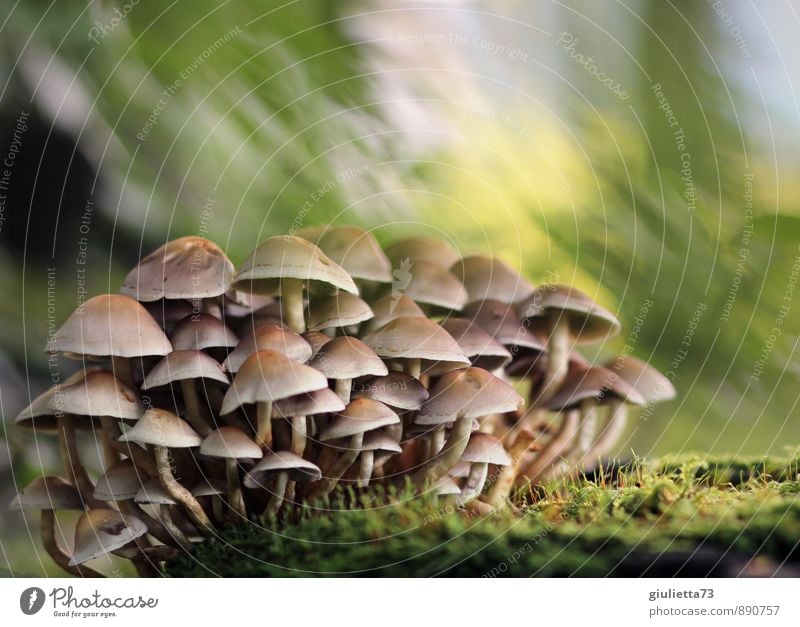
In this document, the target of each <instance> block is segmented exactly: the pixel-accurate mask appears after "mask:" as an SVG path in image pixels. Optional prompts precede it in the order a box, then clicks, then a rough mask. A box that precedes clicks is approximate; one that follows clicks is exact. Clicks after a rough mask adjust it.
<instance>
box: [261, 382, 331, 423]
mask: <svg viewBox="0 0 800 627" xmlns="http://www.w3.org/2000/svg"><path fill="white" fill-rule="evenodd" d="M343 409H344V403H343V402H342V399H341V398H339V395H338V394H336V393H335V392H334V391H333V390H331V389H330V388H322V389H321V390H315V391H314V392H308V393H306V394H298V395H297V396H290V397H289V398H284V399H282V400H280V401H275V404H274V405H273V406H272V411H273V415H274V416H278V417H282V418H291V417H292V416H315V415H317V414H328V413H331V412H337V411H342V410H343Z"/></svg>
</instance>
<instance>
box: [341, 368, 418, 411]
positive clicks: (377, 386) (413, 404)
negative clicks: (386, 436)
mask: <svg viewBox="0 0 800 627" xmlns="http://www.w3.org/2000/svg"><path fill="white" fill-rule="evenodd" d="M353 394H354V395H356V396H364V397H366V398H371V399H372V400H374V401H380V402H381V403H384V404H385V405H388V406H389V407H397V408H398V409H408V410H417V409H419V408H420V407H422V404H423V403H424V402H425V401H427V400H428V396H429V395H428V390H426V389H425V386H424V385H422V384H421V383H420V382H419V381H417V380H416V379H415V378H414V377H412V376H411V375H410V374H406V373H405V372H390V373H389V374H387V375H386V376H383V377H375V378H373V379H369V380H368V381H365V382H364V383H361V384H356V385H354V386H353Z"/></svg>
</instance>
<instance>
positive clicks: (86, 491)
mask: <svg viewBox="0 0 800 627" xmlns="http://www.w3.org/2000/svg"><path fill="white" fill-rule="evenodd" d="M56 424H57V425H58V448H59V452H60V453H61V463H62V464H64V468H65V469H66V471H67V474H68V475H69V477H70V479H71V480H72V485H74V486H75V487H76V488H78V493H79V494H80V495H81V499H82V500H83V502H84V503H85V504H86V505H87V506H89V507H104V504H103V502H102V501H98V500H97V499H95V498H94V496H92V494H93V493H94V483H92V480H91V479H90V478H89V475H88V473H87V472H86V469H85V468H84V467H83V464H82V463H81V458H80V453H79V452H78V442H77V440H76V439H75V424H74V423H73V421H72V417H71V416H67V415H61V416H57V417H56Z"/></svg>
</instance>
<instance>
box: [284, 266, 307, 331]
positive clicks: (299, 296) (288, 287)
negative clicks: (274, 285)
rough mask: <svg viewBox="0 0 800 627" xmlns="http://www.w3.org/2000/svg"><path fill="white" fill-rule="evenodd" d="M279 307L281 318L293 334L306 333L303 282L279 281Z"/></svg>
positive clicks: (298, 280) (293, 280)
mask: <svg viewBox="0 0 800 627" xmlns="http://www.w3.org/2000/svg"><path fill="white" fill-rule="evenodd" d="M281 307H283V317H284V318H285V320H286V322H287V324H288V325H289V327H290V328H291V329H292V331H294V332H295V333H305V332H306V319H305V312H304V310H303V281H301V280H300V279H282V280H281Z"/></svg>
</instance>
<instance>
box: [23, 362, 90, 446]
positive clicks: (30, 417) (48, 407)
mask: <svg viewBox="0 0 800 627" xmlns="http://www.w3.org/2000/svg"><path fill="white" fill-rule="evenodd" d="M93 372H101V369H100V368H99V367H98V366H92V367H89V368H83V369H81V370H78V371H77V372H73V373H72V374H71V375H70V376H68V377H67V378H66V379H64V381H62V382H61V384H60V385H54V386H52V387H50V388H48V389H47V390H45V391H44V392H42V393H41V394H39V396H37V397H36V398H35V399H33V401H32V402H31V404H30V405H28V406H27V407H26V408H25V409H23V410H22V411H21V412H19V414H17V417H16V418H15V419H14V425H15V426H17V427H21V428H23V429H35V430H36V431H38V432H41V433H55V432H57V431H58V419H57V415H58V414H63V413H64V411H63V409H62V403H61V394H60V393H61V391H62V390H64V389H65V388H67V387H69V386H71V385H73V384H75V383H78V382H80V381H83V380H84V378H86V377H87V376H88V375H89V374H91V373H93ZM75 428H76V429H91V428H92V424H91V422H90V421H84V420H80V421H77V422H76V424H75Z"/></svg>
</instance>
